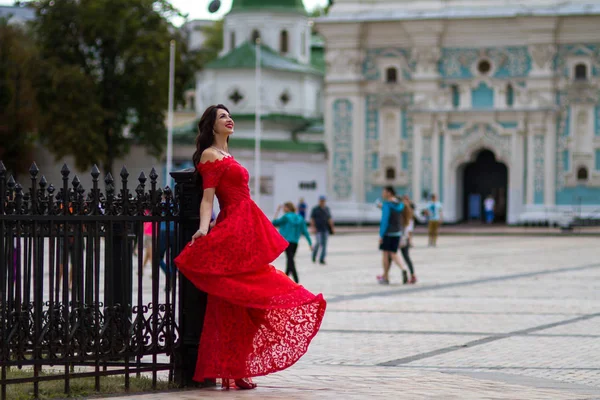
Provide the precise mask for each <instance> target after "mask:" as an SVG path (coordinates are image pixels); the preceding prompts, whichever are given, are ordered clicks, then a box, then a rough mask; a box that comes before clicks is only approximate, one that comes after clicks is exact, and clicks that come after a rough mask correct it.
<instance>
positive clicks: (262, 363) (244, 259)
mask: <svg viewBox="0 0 600 400" xmlns="http://www.w3.org/2000/svg"><path fill="white" fill-rule="evenodd" d="M197 168H198V170H199V172H200V174H201V175H202V181H203V185H204V189H207V188H215V191H216V195H217V198H218V199H219V205H220V208H221V211H220V213H219V216H218V218H217V224H216V225H215V227H214V228H213V229H212V230H211V231H210V232H209V233H208V235H206V236H204V237H201V238H199V239H197V240H196V241H194V243H193V244H192V245H191V246H190V245H186V246H185V249H184V250H183V251H182V252H181V253H180V254H179V255H178V256H177V258H176V259H175V264H176V265H177V267H178V268H179V270H180V271H181V273H183V274H184V275H185V276H186V277H187V278H188V279H189V280H190V281H191V282H192V283H194V285H196V287H198V288H199V289H200V290H202V291H204V292H206V293H207V294H208V301H207V306H206V315H205V319H204V327H203V330H202V335H201V337H200V346H199V348H198V360H197V362H196V372H195V375H194V379H195V380H197V381H203V380H204V379H206V378H227V379H239V378H244V377H252V376H260V375H266V374H268V373H271V372H276V371H280V370H282V369H285V368H287V367H289V366H291V365H292V364H294V363H295V362H296V361H298V359H300V357H302V355H304V353H306V351H307V350H308V345H309V344H310V341H311V340H312V338H313V337H314V336H315V335H316V333H317V331H318V330H319V327H320V325H321V321H322V319H323V315H324V314H325V307H326V303H325V300H324V299H323V296H322V295H321V294H319V295H316V296H315V295H314V294H312V293H310V292H309V291H308V290H306V289H305V288H304V287H302V286H300V285H298V284H296V283H295V282H293V281H292V280H290V279H289V278H288V277H287V276H286V275H285V274H284V273H283V272H281V271H279V270H277V269H275V268H274V267H273V266H272V265H270V263H271V262H272V261H273V260H275V259H276V258H277V257H278V256H279V255H280V254H281V253H282V252H283V251H284V250H285V248H286V247H287V246H288V243H287V241H286V240H285V239H284V238H283V237H282V236H281V235H280V234H279V232H277V230H276V229H275V228H274V227H273V224H272V223H271V221H269V219H267V217H266V216H265V215H264V214H263V212H262V211H261V210H260V209H259V208H258V206H257V205H256V204H255V203H254V201H252V199H251V198H250V190H249V188H248V178H249V176H248V171H247V170H246V169H245V168H244V167H243V166H241V165H240V164H239V163H238V162H237V161H236V160H235V159H234V158H233V157H227V158H224V159H221V160H217V161H215V162H207V163H204V164H198V166H197Z"/></svg>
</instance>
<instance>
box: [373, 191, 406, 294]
mask: <svg viewBox="0 0 600 400" xmlns="http://www.w3.org/2000/svg"><path fill="white" fill-rule="evenodd" d="M381 197H382V198H383V203H381V222H380V224H379V249H380V250H381V251H382V252H383V258H382V264H383V274H382V275H379V276H377V281H378V282H379V283H381V284H385V285H387V284H389V283H390V280H389V272H390V268H391V262H390V260H391V261H393V262H394V263H396V265H398V266H399V267H400V269H401V270H402V282H403V283H407V282H408V271H407V270H406V267H405V266H404V265H402V262H401V261H400V258H398V246H399V244H400V236H401V235H402V227H401V214H400V213H401V212H402V210H403V209H404V203H401V202H398V201H397V199H396V192H395V190H394V188H393V187H391V186H386V187H385V188H384V189H383V190H382V193H381Z"/></svg>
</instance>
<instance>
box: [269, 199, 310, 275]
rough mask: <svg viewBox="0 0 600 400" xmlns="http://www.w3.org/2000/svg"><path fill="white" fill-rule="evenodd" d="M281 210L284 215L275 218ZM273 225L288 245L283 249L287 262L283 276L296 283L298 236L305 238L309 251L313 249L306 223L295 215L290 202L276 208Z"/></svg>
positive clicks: (294, 209)
mask: <svg viewBox="0 0 600 400" xmlns="http://www.w3.org/2000/svg"><path fill="white" fill-rule="evenodd" d="M282 208H283V212H284V214H283V216H282V217H281V218H277V217H278V216H279V212H280V211H281V209H282ZM273 225H275V226H277V227H279V233H281V236H283V237H284V239H285V240H287V241H288V243H289V245H288V247H287V249H285V257H286V261H287V262H286V269H285V274H286V275H287V276H290V275H292V277H293V278H294V281H295V282H296V283H298V282H299V280H298V272H297V271H296V263H295V261H294V257H295V256H296V251H297V250H298V241H299V240H300V236H304V237H305V238H306V240H307V241H308V245H309V246H310V249H311V250H312V248H313V246H312V240H310V235H309V234H308V230H307V229H306V221H305V220H304V218H302V216H300V215H299V214H296V208H295V207H294V204H292V202H287V203H285V204H284V205H283V206H281V205H280V206H279V207H277V211H275V216H274V217H273Z"/></svg>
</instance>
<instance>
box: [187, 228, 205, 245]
mask: <svg viewBox="0 0 600 400" xmlns="http://www.w3.org/2000/svg"><path fill="white" fill-rule="evenodd" d="M207 233H208V232H207V231H205V230H203V229H198V230H197V231H196V233H194V236H192V241H191V243H190V246H191V245H193V244H194V241H195V240H196V239H199V238H201V237H203V236H206V234H207Z"/></svg>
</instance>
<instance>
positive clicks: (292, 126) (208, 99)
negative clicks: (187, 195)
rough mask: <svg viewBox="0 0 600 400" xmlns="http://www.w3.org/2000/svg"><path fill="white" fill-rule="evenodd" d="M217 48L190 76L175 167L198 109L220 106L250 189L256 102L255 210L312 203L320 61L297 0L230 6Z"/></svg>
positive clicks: (319, 170)
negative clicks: (188, 112) (189, 110)
mask: <svg viewBox="0 0 600 400" xmlns="http://www.w3.org/2000/svg"><path fill="white" fill-rule="evenodd" d="M223 43H224V46H223V50H222V52H221V54H220V56H219V57H218V58H217V59H216V60H214V61H212V62H210V63H208V64H207V65H206V66H205V68H204V69H203V70H202V71H200V72H199V73H198V74H197V79H196V88H195V93H194V94H195V96H194V98H195V107H194V108H195V111H196V115H197V118H196V120H195V121H193V122H191V123H189V124H186V125H183V126H179V127H177V128H176V129H175V130H174V141H175V144H176V145H175V147H174V161H175V166H176V169H177V168H182V167H188V166H191V161H190V157H191V154H192V153H193V152H194V139H195V137H196V134H197V128H196V125H197V119H198V118H199V117H200V116H201V115H202V113H203V111H204V109H205V108H206V107H208V106H209V105H211V104H219V103H221V104H224V105H226V106H227V107H228V108H229V110H230V112H231V115H232V117H233V119H234V121H235V133H234V135H233V136H232V138H231V140H230V143H229V147H230V151H231V152H232V153H233V155H234V156H235V157H236V159H237V160H238V161H239V162H240V163H241V164H242V165H244V167H246V168H247V169H248V172H249V173H250V176H251V182H250V189H251V191H253V190H254V182H253V179H254V175H255V171H254V160H255V152H254V148H255V138H256V125H255V121H256V110H257V100H260V107H259V113H260V115H261V125H262V129H261V140H260V148H261V164H260V165H261V166H260V169H261V172H260V175H261V176H260V192H261V193H260V202H259V205H260V207H261V208H262V209H263V210H264V211H265V212H267V213H268V214H270V213H271V212H273V211H274V210H275V209H276V208H277V205H278V204H282V203H284V202H286V201H292V202H293V203H296V202H297V201H298V199H299V198H301V197H304V198H305V200H306V202H307V204H308V205H309V206H311V205H315V204H316V203H317V200H318V197H319V196H320V195H323V194H326V190H327V184H326V181H327V161H326V151H325V145H324V133H323V132H324V128H323V113H322V98H323V91H322V88H323V77H324V75H325V61H324V54H323V43H322V42H321V41H319V39H318V37H314V36H313V35H312V25H311V23H310V22H309V17H308V14H307V12H306V10H305V8H304V6H303V4H302V0H234V1H233V4H232V7H231V11H230V12H229V13H228V14H227V15H226V16H225V18H224V28H223ZM257 46H260V49H259V51H258V52H257ZM257 57H259V62H260V70H261V78H262V79H261V81H262V84H261V87H260V89H259V88H258V87H257V83H256V82H257V80H256V69H257V68H256V67H257ZM259 93H260V94H259ZM258 96H260V97H258ZM253 196H254V198H255V199H256V194H255V193H253Z"/></svg>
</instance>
